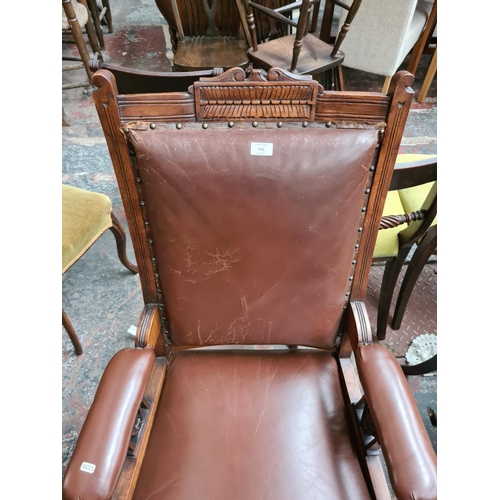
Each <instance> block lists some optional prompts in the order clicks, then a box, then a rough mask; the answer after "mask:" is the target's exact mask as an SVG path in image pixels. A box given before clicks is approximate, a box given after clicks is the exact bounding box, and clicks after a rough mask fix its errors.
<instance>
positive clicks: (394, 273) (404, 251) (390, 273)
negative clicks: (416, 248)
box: [377, 245, 411, 340]
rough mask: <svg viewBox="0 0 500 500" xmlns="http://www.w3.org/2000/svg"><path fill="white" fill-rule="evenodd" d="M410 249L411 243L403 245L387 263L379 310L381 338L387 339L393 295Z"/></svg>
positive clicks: (378, 330) (378, 333)
mask: <svg viewBox="0 0 500 500" xmlns="http://www.w3.org/2000/svg"><path fill="white" fill-rule="evenodd" d="M410 249H411V245H407V246H403V247H401V248H400V250H399V253H398V255H397V257H396V258H395V259H393V260H388V261H387V263H386V264H385V270H384V276H383V277H382V286H381V288H380V298H379V303H378V310H377V337H378V339H379V340H384V339H385V334H386V330H387V325H388V323H389V310H390V308H391V302H392V296H393V295H394V290H395V288H396V283H397V281H398V277H399V272H400V271H401V268H402V267H403V264H404V262H405V259H406V256H407V255H408V253H409V252H410Z"/></svg>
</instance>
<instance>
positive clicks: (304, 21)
mask: <svg viewBox="0 0 500 500" xmlns="http://www.w3.org/2000/svg"><path fill="white" fill-rule="evenodd" d="M309 2H310V0H303V1H302V5H301V6H300V17H299V24H298V26H297V34H296V37H295V42H294V43H293V56H292V65H291V66H290V71H292V72H293V71H295V70H296V69H297V62H298V60H299V54H300V49H301V48H302V38H303V37H304V34H305V32H306V30H307V27H308V25H309V15H308V11H309Z"/></svg>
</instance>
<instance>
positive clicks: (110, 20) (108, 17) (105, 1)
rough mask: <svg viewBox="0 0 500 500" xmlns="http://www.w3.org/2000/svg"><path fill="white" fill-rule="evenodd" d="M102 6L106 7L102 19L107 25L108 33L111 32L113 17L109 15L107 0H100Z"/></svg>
mask: <svg viewBox="0 0 500 500" xmlns="http://www.w3.org/2000/svg"><path fill="white" fill-rule="evenodd" d="M102 6H103V7H104V8H105V9H106V12H105V13H104V19H106V24H107V25H108V33H113V18H112V17H111V7H110V5H109V0H102Z"/></svg>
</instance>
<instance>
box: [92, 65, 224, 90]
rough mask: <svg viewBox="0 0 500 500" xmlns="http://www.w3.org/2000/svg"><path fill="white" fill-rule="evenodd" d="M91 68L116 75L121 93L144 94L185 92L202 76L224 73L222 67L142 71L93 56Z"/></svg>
mask: <svg viewBox="0 0 500 500" xmlns="http://www.w3.org/2000/svg"><path fill="white" fill-rule="evenodd" d="M90 69H91V70H92V71H97V70H99V69H106V70H108V71H111V73H113V75H114V77H115V81H116V86H117V91H118V93H119V94H143V93H159V92H183V91H185V90H187V89H188V87H189V86H190V85H192V84H193V83H194V82H196V81H197V80H199V79H200V78H202V77H211V76H217V75H220V74H222V68H214V69H207V70H198V71H165V72H156V71H142V70H138V69H131V68H125V67H123V66H117V65H115V64H109V63H107V62H104V61H101V60H98V59H97V58H93V59H91V61H90Z"/></svg>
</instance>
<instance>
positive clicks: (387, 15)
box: [339, 0, 433, 93]
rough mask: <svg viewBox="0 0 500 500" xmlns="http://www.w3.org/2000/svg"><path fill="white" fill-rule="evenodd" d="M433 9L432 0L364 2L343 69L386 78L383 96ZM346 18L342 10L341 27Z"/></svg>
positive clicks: (347, 44) (347, 42)
mask: <svg viewBox="0 0 500 500" xmlns="http://www.w3.org/2000/svg"><path fill="white" fill-rule="evenodd" d="M346 1H347V3H348V4H351V3H352V0H346ZM432 6H433V1H432V0H363V2H362V4H361V6H360V8H359V11H358V13H357V15H356V17H355V19H354V21H353V22H352V26H351V28H350V30H349V36H347V37H346V39H345V40H344V43H343V44H342V50H343V51H344V53H345V60H344V62H343V66H346V67H348V68H353V69H358V70H361V71H367V72H369V73H375V74H377V75H383V76H385V77H386V78H385V82H384V85H383V88H382V93H387V91H388V88H389V83H390V80H391V77H392V76H393V75H394V74H395V73H396V71H397V70H398V68H399V66H400V65H401V63H402V62H403V60H404V58H405V57H406V56H407V54H408V53H409V52H410V51H411V50H412V48H413V46H414V45H415V44H416V43H417V41H418V40H419V38H420V36H421V34H422V33H423V31H424V29H425V27H426V25H427V21H428V19H429V16H430V13H431V10H432ZM345 16H346V12H345V11H342V13H341V15H340V22H339V26H342V23H343V22H344V19H345Z"/></svg>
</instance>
